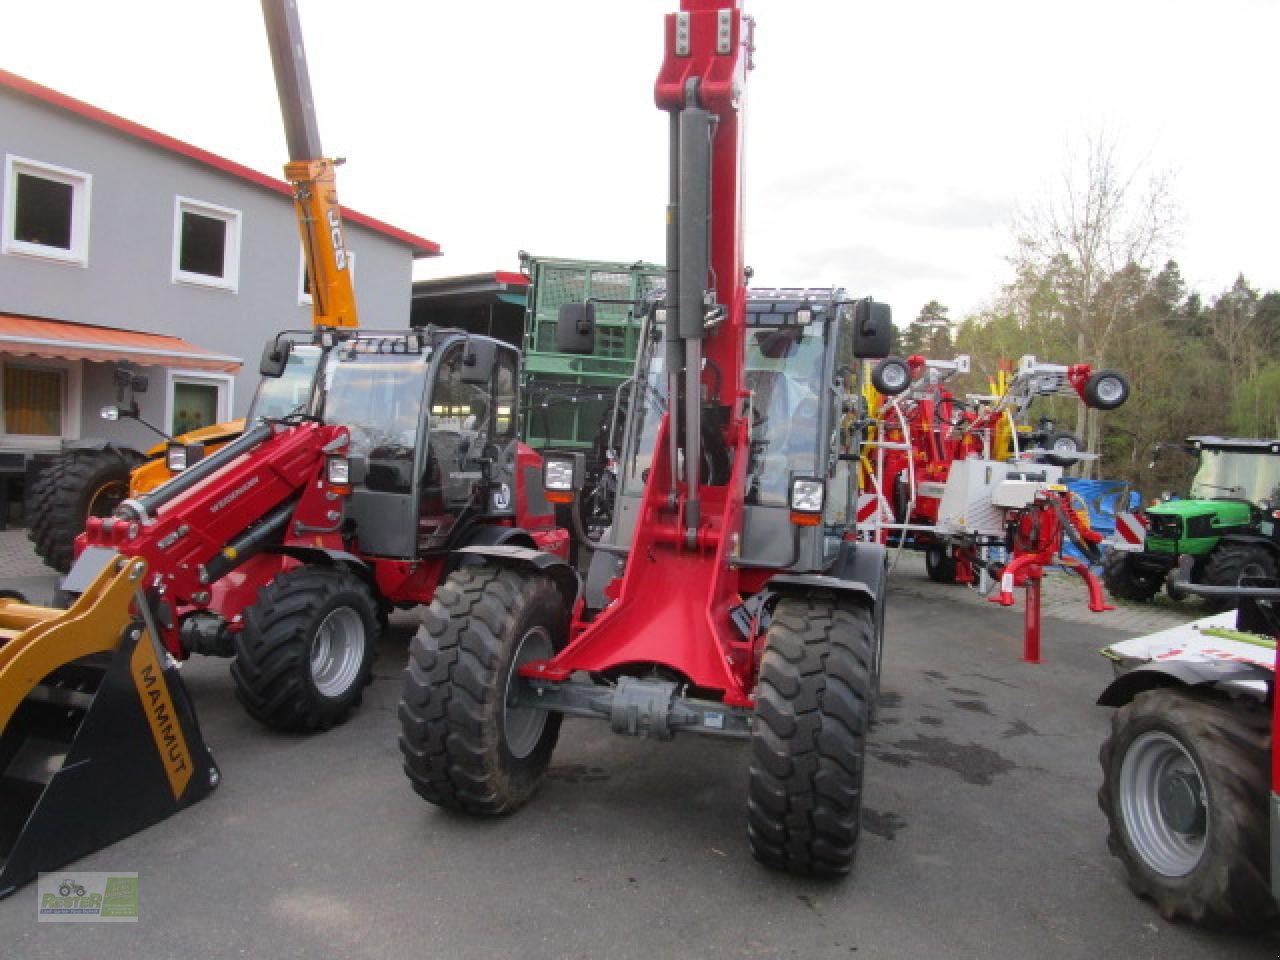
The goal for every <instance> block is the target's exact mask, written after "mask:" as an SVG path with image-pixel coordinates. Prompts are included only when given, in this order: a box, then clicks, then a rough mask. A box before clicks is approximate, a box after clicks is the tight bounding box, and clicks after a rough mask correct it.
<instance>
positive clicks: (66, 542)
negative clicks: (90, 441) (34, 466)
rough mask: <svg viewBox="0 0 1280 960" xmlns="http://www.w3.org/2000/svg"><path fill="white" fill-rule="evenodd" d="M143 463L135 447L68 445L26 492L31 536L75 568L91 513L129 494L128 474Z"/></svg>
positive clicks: (46, 556) (44, 554)
mask: <svg viewBox="0 0 1280 960" xmlns="http://www.w3.org/2000/svg"><path fill="white" fill-rule="evenodd" d="M142 462H143V457H142V455H141V454H139V453H135V452H134V451H132V450H123V449H120V448H114V447H108V448H106V449H103V450H68V451H66V452H64V453H61V454H59V455H58V456H56V457H55V458H53V460H51V461H50V462H49V463H48V465H46V466H45V468H44V469H43V470H41V471H40V473H39V474H38V475H37V476H36V477H35V479H34V480H33V481H32V483H31V489H30V490H29V491H27V496H26V504H25V506H26V514H27V537H28V538H29V539H30V540H31V542H32V543H33V544H35V550H36V554H37V555H38V556H39V557H40V559H41V560H43V561H44V562H45V563H47V564H48V565H49V566H51V567H53V569H55V570H57V571H58V572H60V573H66V572H67V571H68V570H70V569H71V560H72V552H73V550H74V548H75V539H76V537H78V536H79V535H80V534H81V533H83V532H84V527H85V521H86V520H88V518H89V517H107V516H110V515H111V511H113V510H114V509H115V508H116V506H117V505H118V504H119V503H120V501H121V500H124V499H125V498H126V497H127V496H128V495H129V475H130V474H131V473H132V472H133V470H134V468H135V467H137V466H138V465H139V464H140V463H142Z"/></svg>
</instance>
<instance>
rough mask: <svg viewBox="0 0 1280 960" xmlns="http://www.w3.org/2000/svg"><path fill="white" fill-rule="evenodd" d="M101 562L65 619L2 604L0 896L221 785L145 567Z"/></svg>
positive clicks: (110, 558)
mask: <svg viewBox="0 0 1280 960" xmlns="http://www.w3.org/2000/svg"><path fill="white" fill-rule="evenodd" d="M103 562H104V566H103V568H102V570H101V571H100V572H99V573H98V574H97V576H96V577H95V578H94V579H93V582H92V583H91V584H89V586H88V587H87V588H86V589H85V591H84V592H83V593H82V594H81V595H80V597H79V598H78V599H77V600H76V602H75V603H74V604H73V605H72V606H71V608H70V609H69V610H55V609H50V608H47V607H38V606H32V605H30V604H26V603H23V602H21V601H18V600H0V897H5V896H8V895H9V894H11V893H13V891H14V890H16V889H17V888H18V887H19V886H21V885H22V884H24V883H26V882H27V881H29V880H31V879H33V878H34V877H35V875H36V874H37V873H39V872H41V871H51V870H56V869H57V868H59V867H61V866H63V865H64V864H66V863H69V862H71V861H72V860H75V859H77V858H79V857H82V856H84V855H85V854H87V853H92V852H93V851H94V850H98V849H101V848H102V847H105V846H107V845H108V844H111V843H114V842H115V841H116V840H119V839H120V838H122V837H125V836H128V835H129V834H131V833H135V832H136V831H138V830H141V829H142V828H144V827H147V826H150V825H151V824H153V823H156V822H158V821H160V820H163V819H164V818H165V817H168V816H170V815H171V814H173V813H176V812H177V811H178V810H181V809H182V808H183V807H186V806H188V805H190V804H192V803H195V802H196V801H197V800H200V799H202V798H203V797H205V796H207V795H208V794H209V792H210V791H211V790H213V788H214V787H215V786H217V784H218V780H219V774H218V768H217V767H216V766H215V765H214V762H213V757H212V755H211V754H210V753H209V749H208V747H207V746H205V743H204V739H203V737H202V736H201V735H200V728H199V726H198V725H197V723H196V717H195V711H194V710H193V709H192V705H191V701H190V698H189V697H188V695H187V691H186V688H185V687H184V686H183V684H182V680H181V678H180V677H179V676H178V671H177V666H176V664H174V663H173V661H172V660H171V659H170V658H169V656H168V654H167V653H166V652H165V651H164V650H163V649H162V648H160V646H159V645H158V644H157V642H156V640H155V636H156V632H155V628H154V622H153V620H152V617H151V611H150V609H149V607H148V606H147V602H146V599H145V595H144V592H143V589H142V587H143V585H144V583H145V578H146V572H147V565H146V563H145V562H144V561H142V560H140V559H136V558H128V557H122V556H120V555H118V554H115V553H108V554H107V555H106V556H105V557H104V558H103Z"/></svg>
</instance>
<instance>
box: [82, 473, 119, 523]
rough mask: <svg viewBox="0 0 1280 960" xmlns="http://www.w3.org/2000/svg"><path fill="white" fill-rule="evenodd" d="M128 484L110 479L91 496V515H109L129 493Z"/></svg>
mask: <svg viewBox="0 0 1280 960" xmlns="http://www.w3.org/2000/svg"><path fill="white" fill-rule="evenodd" d="M128 492H129V488H128V485H127V484H123V483H121V482H120V481H119V480H108V481H107V482H106V483H104V484H103V485H102V486H100V487H98V489H97V490H95V491H93V494H92V495H91V496H90V497H89V516H91V517H109V516H111V513H112V511H114V510H115V508H116V507H118V506H120V504H121V503H122V502H123V501H124V498H125V496H126V495H127V494H128Z"/></svg>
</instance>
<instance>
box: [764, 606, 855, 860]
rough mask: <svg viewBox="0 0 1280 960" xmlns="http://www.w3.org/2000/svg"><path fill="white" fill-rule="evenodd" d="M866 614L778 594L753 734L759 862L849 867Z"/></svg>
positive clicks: (853, 820) (853, 845) (767, 636)
mask: <svg viewBox="0 0 1280 960" xmlns="http://www.w3.org/2000/svg"><path fill="white" fill-rule="evenodd" d="M874 644H875V626H874V622H873V616H872V612H871V611H870V610H868V609H866V608H865V607H862V606H858V605H855V604H853V603H850V602H849V601H844V600H838V599H837V598H836V597H835V596H834V595H832V594H828V593H822V592H817V591H815V592H813V593H811V594H809V595H808V596H807V597H804V598H799V597H783V598H782V599H781V600H779V601H778V605H777V607H776V608H775V609H774V612H773V619H772V621H771V622H770V624H769V629H768V632H767V634H766V638H765V652H764V658H763V659H762V661H761V664H760V680H759V686H758V689H757V693H756V715H755V725H754V729H753V732H752V735H751V770H750V779H749V785H748V794H747V835H748V838H749V840H750V843H751V852H752V854H753V855H754V856H755V858H756V859H757V860H759V861H760V862H761V863H763V864H765V865H766V866H769V867H772V868H774V869H777V870H785V871H788V872H789V873H797V874H805V875H809V876H817V877H839V876H843V875H844V874H847V873H848V872H849V870H850V869H851V868H852V866H853V861H854V857H855V856H856V854H857V849H858V835H859V828H860V817H861V813H862V775H863V765H864V761H865V754H866V736H867V727H868V724H869V716H870V703H871V696H872V690H871V687H872V669H873V659H874Z"/></svg>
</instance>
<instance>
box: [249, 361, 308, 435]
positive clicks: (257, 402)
mask: <svg viewBox="0 0 1280 960" xmlns="http://www.w3.org/2000/svg"><path fill="white" fill-rule="evenodd" d="M319 364H320V348H319V347H314V346H311V345H310V344H305V343H304V344H295V345H294V347H293V349H291V350H290V351H289V360H288V362H287V363H286V364H285V368H284V373H282V374H281V375H280V376H278V377H263V378H262V380H261V381H260V382H259V383H258V392H257V393H255V394H254V396H253V403H252V404H250V406H249V415H248V420H249V422H250V423H253V421H255V420H279V419H280V418H282V417H287V416H290V415H292V414H298V413H306V412H307V408H308V407H309V406H310V405H311V389H312V387H313V386H314V385H315V379H316V367H317V366H319Z"/></svg>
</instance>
